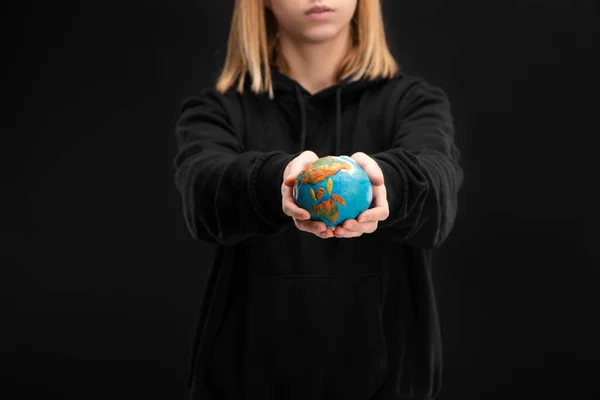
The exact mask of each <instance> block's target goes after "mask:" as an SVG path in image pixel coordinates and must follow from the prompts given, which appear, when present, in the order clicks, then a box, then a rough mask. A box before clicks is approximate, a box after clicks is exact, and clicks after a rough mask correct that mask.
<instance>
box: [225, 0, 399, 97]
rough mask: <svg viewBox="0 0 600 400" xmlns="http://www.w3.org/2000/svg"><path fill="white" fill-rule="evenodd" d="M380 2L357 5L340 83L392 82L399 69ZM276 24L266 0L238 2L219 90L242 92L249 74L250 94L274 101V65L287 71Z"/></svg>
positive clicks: (360, 1) (369, 0) (338, 73)
mask: <svg viewBox="0 0 600 400" xmlns="http://www.w3.org/2000/svg"><path fill="white" fill-rule="evenodd" d="M380 1H381V0H358V4H357V7H356V12H355V13H354V16H353V17H352V20H351V22H350V25H351V27H350V30H351V36H352V48H351V49H350V51H349V52H348V53H347V54H346V56H345V57H344V58H343V59H342V61H341V62H340V65H339V66H338V68H337V71H336V79H337V80H341V79H345V78H347V77H348V76H350V75H352V74H355V75H354V76H353V77H352V78H351V79H350V81H351V82H354V81H357V80H359V79H361V78H364V77H368V78H370V79H375V78H392V77H393V76H394V75H395V74H396V73H397V71H398V69H399V66H398V64H397V63H396V60H395V59H394V57H393V56H392V54H391V53H390V50H389V48H388V45H387V41H386V36H385V27H384V23H383V16H382V14H381V4H380ZM276 34H277V20H276V19H275V15H274V14H273V12H272V11H271V9H268V8H266V7H265V6H264V3H263V0H235V5H234V9H233V17H232V21H231V29H230V31H229V39H228V42H227V56H226V59H225V65H224V67H223V69H222V71H221V72H220V75H219V76H218V78H217V82H216V90H217V91H219V92H221V93H224V92H226V91H227V90H228V89H229V88H231V87H232V86H233V85H234V84H235V82H236V81H237V82H238V83H237V88H236V90H237V91H238V92H240V93H243V92H244V81H245V77H246V73H248V72H249V73H250V79H251V90H252V92H254V93H263V92H267V91H268V93H269V98H270V99H272V98H273V97H274V94H273V85H272V82H271V71H270V68H269V67H270V66H275V67H276V69H278V70H279V71H281V72H284V73H287V72H288V71H289V68H288V65H287V63H286V62H285V60H284V59H283V57H278V53H279V52H278V51H277V49H278V46H277V43H278V42H279V40H277V37H276Z"/></svg>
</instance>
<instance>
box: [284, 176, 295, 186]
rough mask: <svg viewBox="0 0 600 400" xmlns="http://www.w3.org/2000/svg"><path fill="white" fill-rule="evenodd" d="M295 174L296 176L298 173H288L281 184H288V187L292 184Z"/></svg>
mask: <svg viewBox="0 0 600 400" xmlns="http://www.w3.org/2000/svg"><path fill="white" fill-rule="evenodd" d="M297 176H298V174H293V173H292V174H290V175H288V176H287V178H285V179H284V181H283V184H284V185H285V186H289V187H292V186H294V183H295V182H296V178H297Z"/></svg>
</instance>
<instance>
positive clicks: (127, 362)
mask: <svg viewBox="0 0 600 400" xmlns="http://www.w3.org/2000/svg"><path fill="white" fill-rule="evenodd" d="M232 4H233V2H232V1H227V2H216V1H210V2H209V1H199V0H196V1H183V0H182V1H146V2H132V1H129V2H117V1H102V2H73V1H71V2H45V3H43V4H33V3H28V4H26V5H23V6H21V7H22V9H21V10H19V12H16V13H14V14H13V13H10V14H9V13H7V14H5V18H6V19H7V20H8V21H7V22H11V23H14V24H15V25H16V26H17V29H16V30H12V31H10V32H7V35H6V36H5V40H7V42H9V43H10V45H11V47H12V48H14V49H16V51H15V52H14V56H13V55H12V54H13V53H10V54H11V56H10V57H9V58H10V59H9V60H8V62H5V65H8V66H9V67H12V68H11V71H10V73H9V74H7V75H5V100H8V104H7V105H6V106H5V110H8V112H7V113H6V118H5V119H4V121H3V122H4V125H3V126H4V128H5V129H3V133H4V135H3V138H4V141H5V143H6V144H5V145H4V146H3V150H4V151H3V152H2V153H3V155H4V158H5V160H7V161H8V167H6V168H5V169H4V172H8V173H7V174H6V177H5V178H4V190H3V191H2V192H3V194H4V196H3V198H4V200H5V201H8V204H9V205H8V206H5V207H4V211H5V213H4V217H3V222H2V235H3V238H4V240H3V244H4V246H6V247H5V248H4V249H3V251H2V254H3V259H4V261H3V262H2V264H3V265H2V268H1V271H2V275H3V276H2V277H1V278H2V279H0V282H1V287H0V289H1V290H2V310H3V312H2V316H3V321H2V324H1V327H2V328H1V331H2V336H3V337H4V339H3V340H2V342H1V343H2V345H1V346H2V348H1V349H0V350H2V354H1V360H2V366H3V368H4V373H3V378H4V379H5V380H6V383H8V384H9V385H8V386H6V385H4V384H3V386H2V387H3V389H1V390H5V391H8V390H9V388H10V387H11V386H14V387H16V388H17V389H18V392H14V393H13V394H11V395H10V396H9V397H7V396H5V395H0V396H2V397H3V398H7V399H8V398H10V399H11V400H12V399H15V400H16V399H33V398H39V397H38V396H45V395H47V396H53V397H52V398H57V399H78V400H79V399H83V398H84V399H86V400H94V399H102V400H105V399H169V400H172V399H184V398H185V391H186V387H185V382H186V377H187V372H188V371H187V367H188V356H189V353H188V351H189V346H190V344H191V340H192V335H193V327H194V324H195V321H196V315H197V313H198V310H199V306H200V302H201V299H202V294H203V291H204V287H205V282H206V278H207V272H208V266H209V265H210V262H211V261H212V249H213V248H212V247H211V246H209V245H207V244H205V243H202V242H195V241H193V240H192V239H191V237H190V235H189V233H188V232H187V230H186V228H185V225H184V221H183V216H182V213H181V204H180V198H179V195H178V193H177V191H176V188H175V185H174V183H173V174H174V171H173V170H172V167H171V161H172V159H173V157H174V155H175V137H174V125H175V122H176V119H177V117H178V115H179V105H180V103H181V101H182V100H183V98H184V97H185V96H187V95H189V94H192V93H195V92H197V91H199V90H200V89H202V88H203V87H205V86H210V85H212V84H213V81H214V79H215V78H216V76H217V72H218V69H219V67H220V66H221V65H222V64H221V63H222V61H223V58H224V55H225V49H226V47H225V45H226V40H227V34H228V29H229V23H230V18H231V9H232ZM383 6H384V11H385V19H386V23H387V26H388V32H389V40H390V43H391V46H392V47H393V51H394V53H395V55H396V57H397V59H398V61H399V63H400V64H401V65H402V67H403V69H404V71H405V72H407V73H409V74H412V75H420V76H423V77H425V78H426V79H427V80H429V81H430V82H431V83H434V84H437V85H439V86H441V87H443V88H444V89H445V90H446V91H447V92H448V94H449V96H450V98H451V101H452V106H453V112H454V116H455V120H456V128H457V129H456V141H457V143H458V145H459V147H460V149H461V151H462V154H463V161H462V163H463V167H464V168H465V186H464V187H463V189H462V191H461V193H460V206H459V215H458V220H457V221H456V225H455V228H454V231H453V233H452V234H451V236H450V238H449V239H448V240H447V241H446V242H445V243H444V244H443V245H442V247H440V248H439V249H437V250H436V252H435V256H434V257H435V265H434V276H435V281H436V289H437V294H438V300H439V306H440V315H441V320H442V333H443V342H444V366H445V374H444V385H443V390H442V394H441V396H440V397H439V400H454V399H456V400H459V399H460V400H467V399H473V400H476V399H486V400H494V399H498V400H506V399H511V400H517V399H577V398H584V397H585V398H595V396H596V398H600V388H598V384H597V379H598V376H599V373H600V364H599V363H600V345H599V344H598V338H600V327H599V323H600V310H599V306H600V272H599V266H600V259H599V256H598V250H597V247H596V245H597V241H598V239H599V238H600V235H599V234H598V224H599V223H600V218H599V217H598V212H597V211H596V210H594V208H593V206H594V204H598V203H599V198H598V186H599V185H598V179H597V178H596V176H595V175H594V174H593V171H594V170H597V171H598V170H600V168H598V162H597V161H598V156H597V153H598V152H597V147H595V146H594V143H595V142H597V138H596V136H598V134H599V133H600V131H599V128H598V119H597V117H596V116H595V113H596V112H597V108H598V101H597V96H598V86H597V79H596V73H597V71H598V66H597V65H595V64H594V58H595V56H596V54H594V53H598V51H599V49H598V47H595V46H594V41H595V40H596V39H597V34H598V29H599V28H598V25H599V21H598V18H597V16H598V14H599V12H600V9H599V6H598V3H597V2H594V1H592V0H589V1H572V0H554V1H548V0H544V1H542V0H539V1H536V0H521V1H503V2H481V1H462V2H456V1H454V2H450V1H441V0H437V1H434V0H430V1H406V0H398V1H384V4H383ZM3 175H4V174H3ZM4 246H3V247H4ZM578 396H580V397H578Z"/></svg>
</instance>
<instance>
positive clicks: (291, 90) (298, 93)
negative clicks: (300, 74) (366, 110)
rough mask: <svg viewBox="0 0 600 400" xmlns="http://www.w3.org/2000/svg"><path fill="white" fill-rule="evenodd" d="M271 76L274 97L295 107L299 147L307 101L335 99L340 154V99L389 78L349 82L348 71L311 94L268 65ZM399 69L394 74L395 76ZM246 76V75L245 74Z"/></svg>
mask: <svg viewBox="0 0 600 400" xmlns="http://www.w3.org/2000/svg"><path fill="white" fill-rule="evenodd" d="M270 69H271V79H272V82H273V92H274V94H275V99H276V100H277V101H279V102H283V103H292V105H293V106H294V107H295V108H296V109H297V111H298V114H299V117H300V125H299V127H298V135H299V136H300V138H301V140H300V151H304V150H306V135H307V132H306V126H307V123H306V120H307V111H306V108H307V103H308V102H311V103H313V104H314V105H315V106H326V105H330V104H332V102H335V154H336V155H340V145H341V139H342V134H343V132H342V129H341V128H342V121H341V119H342V111H343V108H344V103H345V102H346V101H348V100H349V99H350V98H351V97H353V96H357V95H360V94H361V93H362V92H363V91H365V90H367V89H369V88H372V87H374V86H376V85H379V84H384V83H385V82H386V81H388V80H389V79H386V78H376V79H366V78H363V79H359V80H357V81H355V82H351V81H350V80H351V79H352V75H351V76H349V77H347V78H345V79H343V80H341V81H339V82H337V83H335V84H333V85H331V86H329V87H327V88H325V89H322V90H320V91H319V92H317V93H315V94H311V93H310V92H309V91H308V90H306V89H305V88H304V87H303V86H302V85H301V84H300V83H299V82H298V81H296V80H295V79H293V78H291V77H289V76H288V75H286V74H284V73H282V72H280V71H279V70H277V69H275V68H274V67H273V66H271V68H270ZM398 75H399V73H397V74H396V76H398ZM247 78H249V76H248V77H247ZM249 82H250V79H246V86H250V84H249Z"/></svg>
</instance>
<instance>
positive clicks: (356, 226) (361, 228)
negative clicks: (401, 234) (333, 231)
mask: <svg viewBox="0 0 600 400" xmlns="http://www.w3.org/2000/svg"><path fill="white" fill-rule="evenodd" d="M342 227H343V228H344V229H346V230H348V231H351V232H361V233H373V232H375V230H377V221H368V222H358V221H357V220H355V219H349V220H346V221H344V223H343V224H342Z"/></svg>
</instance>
